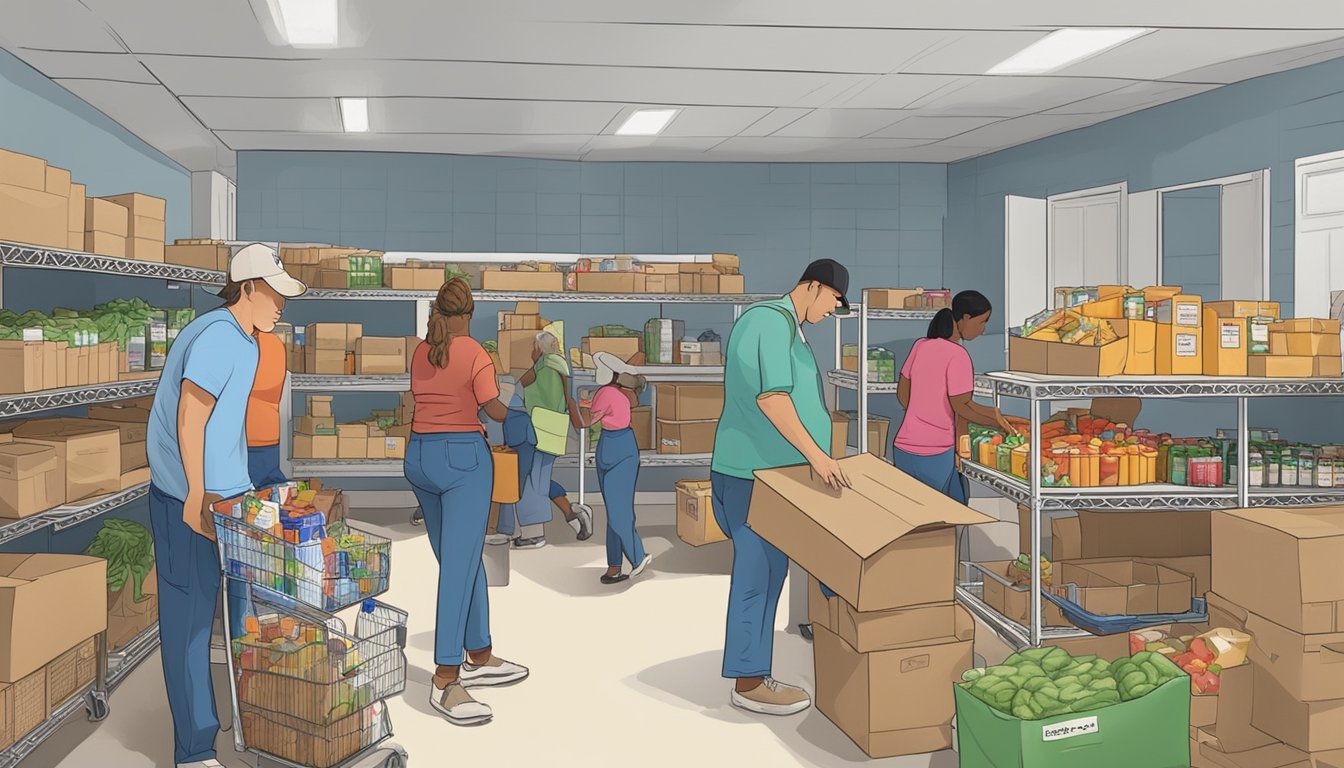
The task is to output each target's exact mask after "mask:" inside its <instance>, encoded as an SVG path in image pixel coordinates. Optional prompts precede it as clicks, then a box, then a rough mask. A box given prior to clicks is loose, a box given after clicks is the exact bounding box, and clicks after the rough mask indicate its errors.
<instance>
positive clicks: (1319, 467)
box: [1316, 451, 1335, 488]
mask: <svg viewBox="0 0 1344 768" xmlns="http://www.w3.org/2000/svg"><path fill="white" fill-rule="evenodd" d="M1316 487H1317V488H1334V487H1335V458H1334V457H1333V456H1331V455H1329V454H1328V453H1325V452H1324V451H1322V452H1321V455H1320V456H1317V458H1316Z"/></svg>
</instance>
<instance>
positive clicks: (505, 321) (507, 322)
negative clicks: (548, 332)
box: [499, 312, 541, 331]
mask: <svg viewBox="0 0 1344 768" xmlns="http://www.w3.org/2000/svg"><path fill="white" fill-rule="evenodd" d="M499 330H501V331H540V330H541V315H516V314H514V313H512V312H500V313H499Z"/></svg>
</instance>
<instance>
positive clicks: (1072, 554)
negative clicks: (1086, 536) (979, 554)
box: [1022, 516, 1180, 570]
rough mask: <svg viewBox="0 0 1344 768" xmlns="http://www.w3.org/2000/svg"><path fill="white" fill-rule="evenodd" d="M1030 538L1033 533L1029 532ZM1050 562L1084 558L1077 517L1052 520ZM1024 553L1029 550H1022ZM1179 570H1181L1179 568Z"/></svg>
mask: <svg viewBox="0 0 1344 768" xmlns="http://www.w3.org/2000/svg"><path fill="white" fill-rule="evenodd" d="M1027 535H1028V537H1030V535H1031V532H1030V531H1028V532H1027ZM1050 535H1051V545H1050V560H1051V561H1053V562H1058V561H1060V560H1081V559H1082V558H1083V532H1082V526H1081V525H1080V524H1079V521H1078V518H1077V517H1076V516H1070V517H1052V518H1050ZM1022 551H1024V552H1026V551H1028V550H1025V549H1024V550H1022ZM1177 570H1180V569H1179V568H1178V569H1177Z"/></svg>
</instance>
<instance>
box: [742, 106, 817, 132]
mask: <svg viewBox="0 0 1344 768" xmlns="http://www.w3.org/2000/svg"><path fill="white" fill-rule="evenodd" d="M811 111H812V110H810V109H794V108H788V107H784V108H780V109H772V110H770V111H769V112H768V113H766V115H765V116H764V117H762V118H761V119H760V120H757V121H756V122H754V123H752V124H751V125H749V126H747V127H746V128H745V129H743V130H742V131H740V132H739V133H738V135H739V136H769V135H770V134H772V133H774V132H775V131H778V130H779V129H780V128H783V127H784V126H786V125H788V124H790V123H792V122H793V121H795V120H798V119H799V118H801V117H803V116H805V115H807V114H808V113H809V112H811Z"/></svg>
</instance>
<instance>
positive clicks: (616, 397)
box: [592, 385, 630, 430]
mask: <svg viewBox="0 0 1344 768" xmlns="http://www.w3.org/2000/svg"><path fill="white" fill-rule="evenodd" d="M592 411H593V418H594V419H595V420H598V421H601V422H602V428H603V429H606V430H617V429H625V428H627V427H629V426H630V398H629V397H628V396H627V395H626V394H625V392H622V391H621V389H620V388H619V387H616V386H613V385H608V386H605V387H603V388H601V389H599V390H597V394H595V395H593V407H592Z"/></svg>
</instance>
